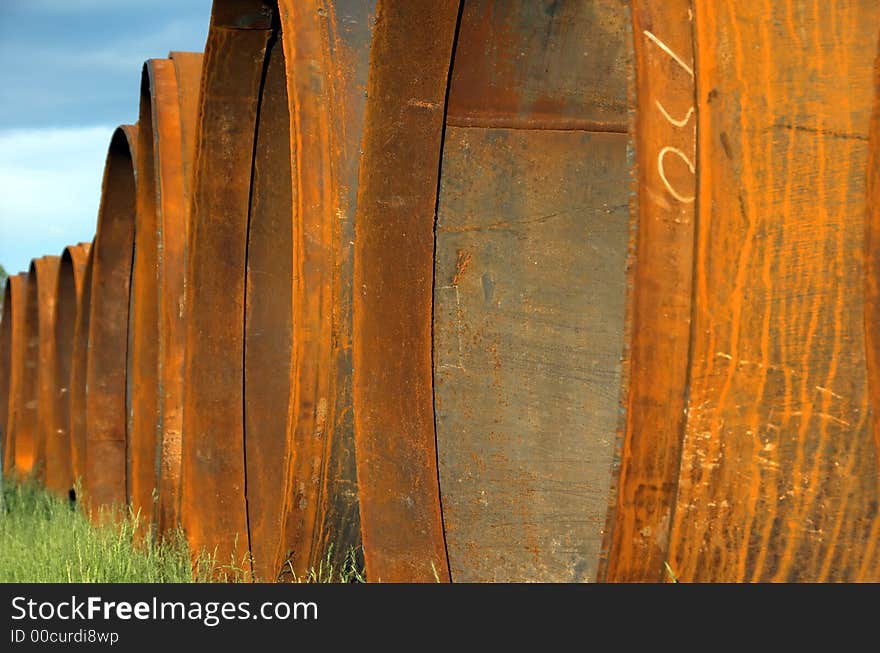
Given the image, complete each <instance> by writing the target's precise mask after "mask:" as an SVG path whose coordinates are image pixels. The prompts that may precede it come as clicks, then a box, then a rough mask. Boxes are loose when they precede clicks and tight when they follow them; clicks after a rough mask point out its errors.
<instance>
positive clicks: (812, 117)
mask: <svg viewBox="0 0 880 653" xmlns="http://www.w3.org/2000/svg"><path fill="white" fill-rule="evenodd" d="M694 4H695V25H696V53H697V65H696V74H697V91H698V101H697V113H698V115H699V129H698V141H697V150H698V151H697V160H698V162H699V170H698V189H697V200H696V201H697V215H698V221H697V246H696V265H695V271H696V273H695V279H694V283H695V291H694V297H695V306H694V314H693V330H692V345H691V352H692V355H691V369H690V391H689V401H688V414H687V424H686V429H685V436H684V443H683V454H682V463H681V477H680V482H679V491H678V498H677V503H676V508H675V514H674V518H673V528H672V533H671V547H670V554H669V564H670V566H671V568H672V569H673V571H674V573H675V574H677V576H678V578H679V579H681V580H682V581H771V580H772V581H789V582H794V581H857V580H875V581H876V580H878V578H880V550H878V546H877V544H878V535H880V516H878V512H877V511H878V498H880V497H878V473H877V469H878V468H877V451H876V448H875V440H874V437H873V433H872V430H873V427H872V424H871V419H870V413H869V401H868V392H867V375H866V358H865V357H866V352H865V337H864V319H865V314H864V310H865V280H864V275H865V260H864V239H865V223H864V220H865V210H866V207H865V198H866V187H865V177H866V175H865V170H866V162H867V155H868V131H869V123H870V116H871V110H872V105H873V100H874V90H873V88H872V86H873V85H872V69H873V65H874V61H875V57H876V44H877V25H878V24H880V23H878V20H880V3H878V2H877V0H857V1H828V2H823V3H779V2H772V1H770V0H764V1H754V0H748V1H746V0H727V1H726V2H721V3H719V2H715V0H698V1H697V2H695V3H694Z"/></svg>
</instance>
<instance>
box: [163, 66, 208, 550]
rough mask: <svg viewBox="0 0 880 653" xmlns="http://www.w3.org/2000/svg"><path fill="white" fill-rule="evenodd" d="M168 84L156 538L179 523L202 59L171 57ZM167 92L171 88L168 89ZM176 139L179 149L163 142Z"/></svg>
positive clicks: (165, 134) (166, 88) (164, 132)
mask: <svg viewBox="0 0 880 653" xmlns="http://www.w3.org/2000/svg"><path fill="white" fill-rule="evenodd" d="M171 63H172V65H173V73H171V71H168V72H167V73H163V74H164V75H171V74H173V82H172V81H171V80H168V81H167V82H166V85H163V88H164V89H165V90H166V91H168V92H171V91H172V90H173V91H176V95H177V98H176V103H175V102H172V101H171V100H170V99H169V100H166V101H162V102H159V103H157V106H158V107H160V108H161V110H160V111H159V112H158V115H157V116H156V124H157V126H158V133H159V134H161V135H163V137H162V138H160V140H159V160H160V180H159V181H160V183H159V189H158V191H159V207H160V209H161V211H160V213H159V224H158V227H159V233H160V238H161V243H162V248H161V250H160V251H159V259H158V266H159V267H158V274H159V286H158V293H159V333H160V334H161V337H160V338H159V361H158V363H159V371H158V379H159V387H158V394H159V396H158V401H159V405H158V411H159V415H158V418H159V438H160V441H159V451H158V454H157V455H158V464H157V479H156V489H157V493H158V505H157V506H156V526H157V528H158V531H159V532H160V533H164V532H167V531H169V530H172V529H174V528H175V527H177V526H178V524H179V521H180V517H179V512H180V458H181V450H182V445H183V442H182V439H181V433H182V431H183V365H184V346H185V342H186V328H185V327H186V293H185V276H186V253H187V250H186V244H187V236H188V234H189V208H190V190H191V188H192V159H193V155H194V150H195V131H196V123H197V120H198V98H199V84H200V82H201V74H202V55H201V53H195V52H172V53H171ZM172 87H173V88H172ZM175 133H176V134H177V137H178V139H179V145H177V146H175V145H174V143H173V142H172V141H170V140H169V138H170V137H171V136H172V135H173V134H175Z"/></svg>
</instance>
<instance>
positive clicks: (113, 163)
mask: <svg viewBox="0 0 880 653" xmlns="http://www.w3.org/2000/svg"><path fill="white" fill-rule="evenodd" d="M137 131H138V130H137V127H136V126H134V125H124V126H122V127H119V128H117V129H116V131H115V132H114V133H113V138H112V139H111V141H110V147H109V150H108V152H107V162H106V164H105V167H104V180H103V184H102V187H101V205H100V208H99V210H98V225H97V233H96V234H95V241H94V245H93V261H92V270H91V271H92V278H91V284H90V291H89V296H88V297H89V319H88V348H87V352H86V385H85V387H86V389H87V392H86V396H85V406H86V410H85V426H86V429H85V431H86V443H85V444H86V448H85V466H84V478H83V481H84V484H83V490H84V493H85V501H86V504H87V506H88V507H89V510H90V511H91V514H93V515H95V514H96V511H98V510H100V509H101V508H103V507H108V508H112V507H121V506H124V505H125V501H126V456H125V449H126V409H125V388H126V373H125V372H126V369H125V361H126V349H127V344H128V310H129V290H130V286H131V268H132V257H133V248H134V229H135V212H136V180H137V179H138V171H137V159H136V146H137Z"/></svg>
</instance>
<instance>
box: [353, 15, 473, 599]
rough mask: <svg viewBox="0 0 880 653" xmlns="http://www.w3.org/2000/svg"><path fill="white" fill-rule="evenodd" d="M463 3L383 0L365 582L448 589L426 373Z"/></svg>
mask: <svg viewBox="0 0 880 653" xmlns="http://www.w3.org/2000/svg"><path fill="white" fill-rule="evenodd" d="M458 9H459V3H458V2H457V0H454V1H443V2H437V1H433V2H411V1H410V2H405V1H399V2H393V1H389V2H383V3H382V4H381V5H380V6H379V10H378V16H377V18H378V20H377V22H376V27H375V30H374V33H373V46H372V52H371V55H370V75H369V81H368V83H367V97H368V102H367V105H366V109H365V127H364V136H363V141H362V145H361V149H362V150H363V154H362V156H361V161H360V173H359V180H358V181H359V183H358V195H357V200H358V203H357V214H356V221H355V234H356V237H355V239H354V240H355V251H354V300H353V311H354V314H353V338H352V343H353V348H352V351H353V361H354V377H353V384H354V385H353V398H354V424H355V445H356V450H357V478H358V490H359V494H360V513H361V532H362V534H363V541H364V557H365V559H366V571H367V577H368V578H369V579H370V580H373V581H386V582H394V581H422V582H433V581H434V580H435V579H439V580H442V581H448V580H449V570H448V566H447V560H446V547H445V542H444V538H443V524H442V515H441V512H440V492H439V487H438V480H437V448H436V441H435V438H434V407H433V376H432V368H431V307H432V299H433V287H432V286H433V277H434V274H433V271H434V257H433V251H434V210H435V206H436V199H437V183H438V169H439V162H440V153H441V138H442V132H443V114H444V103H445V95H446V86H447V79H448V72H449V62H450V58H451V55H452V44H453V41H454V36H455V27H456V20H457V14H458Z"/></svg>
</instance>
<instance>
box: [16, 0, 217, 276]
mask: <svg viewBox="0 0 880 653" xmlns="http://www.w3.org/2000/svg"><path fill="white" fill-rule="evenodd" d="M210 16H211V0H0V61H2V62H3V66H2V67H0V264H2V265H3V266H4V267H5V268H6V270H7V271H8V272H9V273H10V274H14V273H16V272H20V271H23V270H27V267H28V265H29V264H30V260H31V259H32V258H35V257H38V256H42V255H44V254H61V252H62V250H63V249H64V247H65V246H66V245H69V244H71V243H77V242H81V241H89V240H91V239H92V237H93V236H94V234H95V224H96V221H97V214H98V201H99V198H100V192H101V175H102V172H103V168H104V158H105V156H106V154H107V146H108V144H109V143H110V136H111V134H112V132H113V129H114V128H115V127H116V126H117V125H120V124H124V123H133V122H135V121H136V120H137V111H138V93H139V89H140V73H141V66H142V65H143V62H144V61H145V60H146V59H150V58H157V57H167V56H168V52H169V51H171V50H184V51H187V50H188V51H199V52H200V51H202V50H203V49H204V46H205V37H206V35H207V32H208V22H209V20H210Z"/></svg>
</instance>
